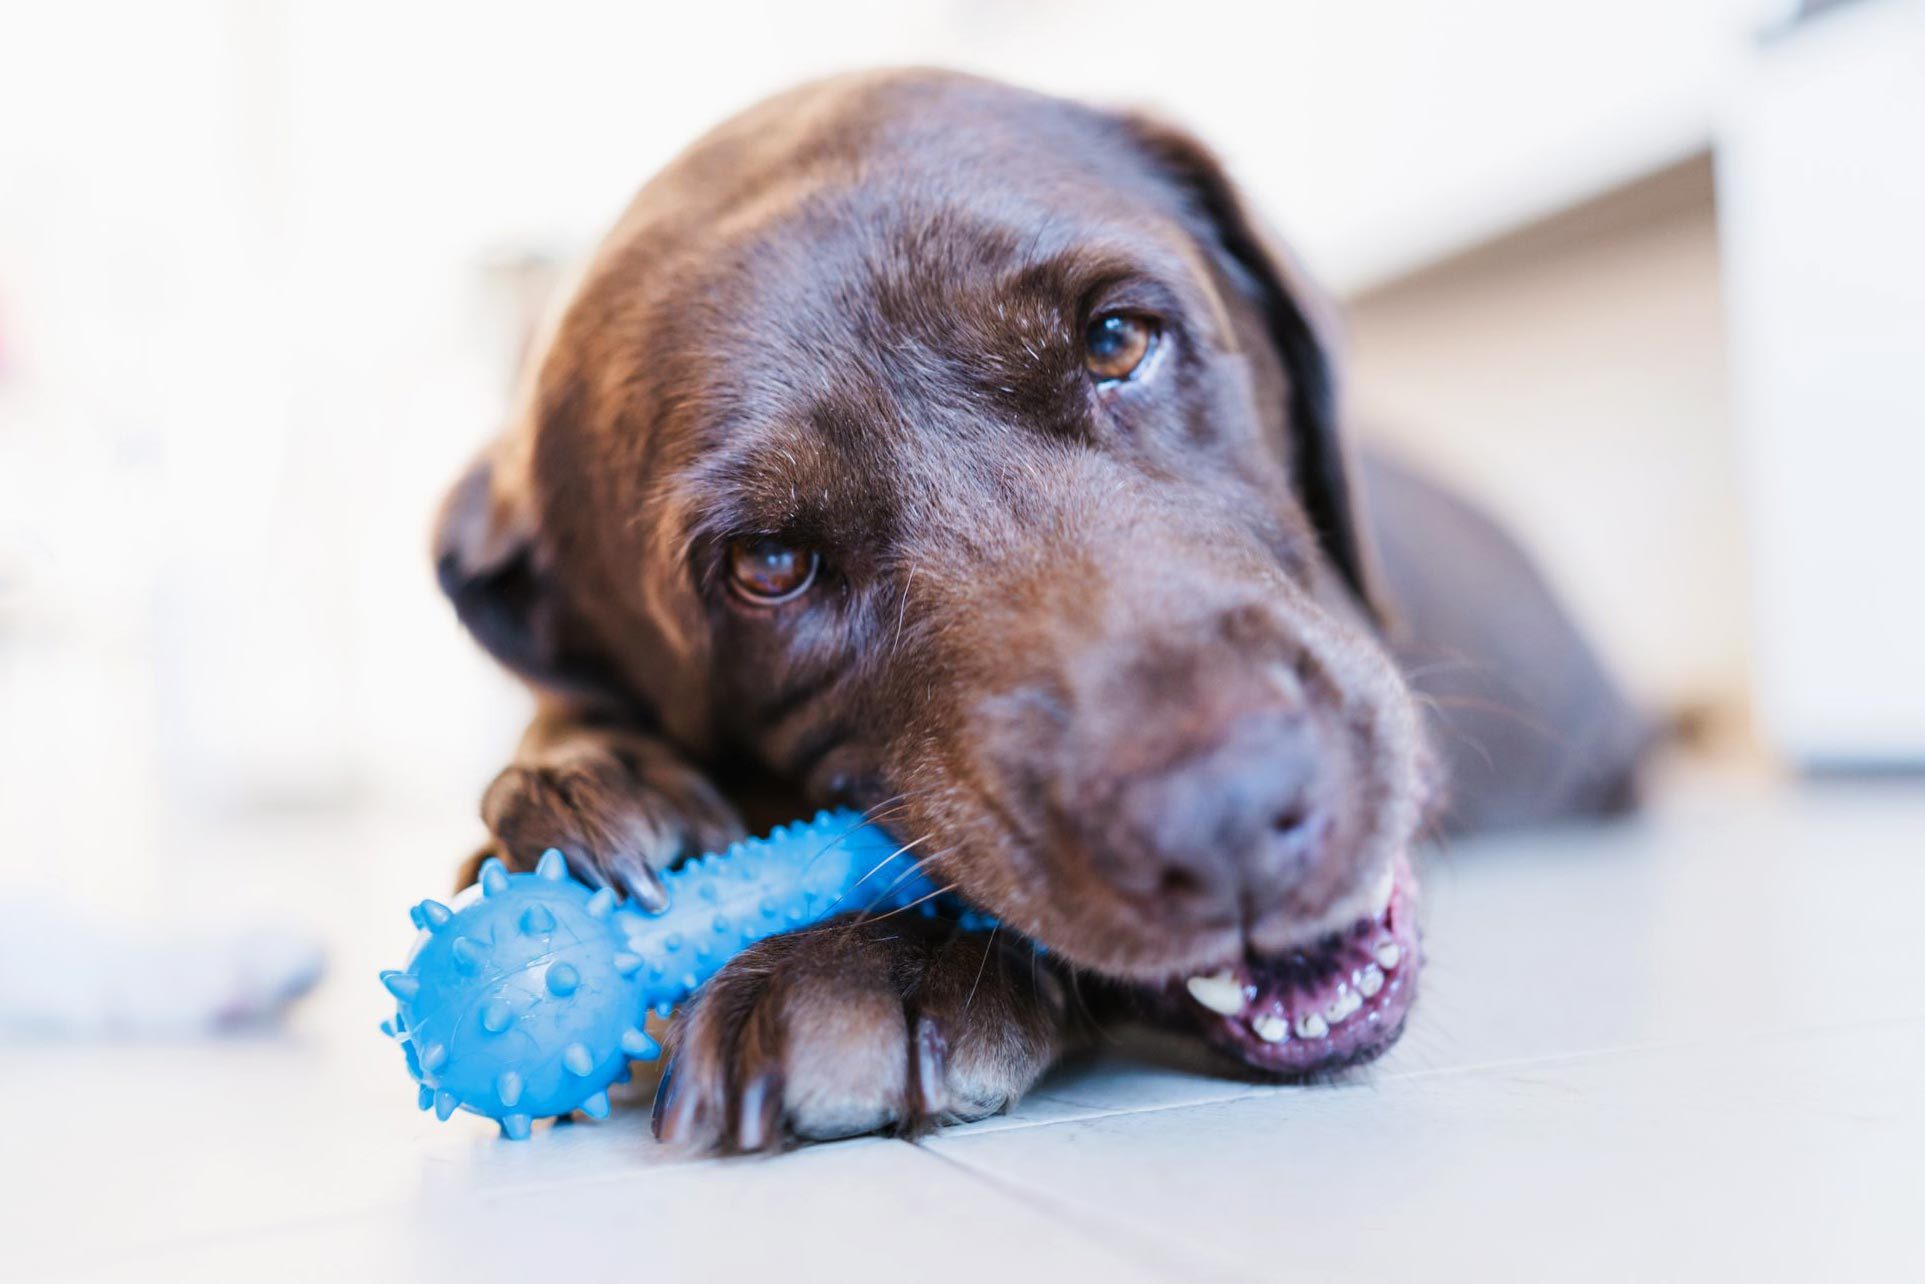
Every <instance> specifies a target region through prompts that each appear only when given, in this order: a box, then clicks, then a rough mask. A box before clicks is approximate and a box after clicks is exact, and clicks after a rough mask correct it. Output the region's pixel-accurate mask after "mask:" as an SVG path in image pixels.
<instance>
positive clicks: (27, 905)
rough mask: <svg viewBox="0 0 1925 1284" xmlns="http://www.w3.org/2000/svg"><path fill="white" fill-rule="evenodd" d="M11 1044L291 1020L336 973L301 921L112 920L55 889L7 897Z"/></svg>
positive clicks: (0, 1035)
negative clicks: (296, 1006)
mask: <svg viewBox="0 0 1925 1284" xmlns="http://www.w3.org/2000/svg"><path fill="white" fill-rule="evenodd" d="M0 923H4V924H5V925H6V928H5V930H4V931H0V1039H21V1038H33V1037H48V1036H57V1037H71V1038H112V1037H127V1036H135V1037H169V1038H171V1037H182V1036H194V1035H209V1034H223V1033H233V1032H236V1031H240V1030H245V1029H248V1028H251V1027H258V1026H261V1025H263V1024H266V1023H268V1022H271V1021H274V1020H277V1019H279V1017H280V1016H281V1015H282V1014H283V1012H285V1011H286V1009H287V1007H288V1006H289V1005H290V1004H292V1003H293V1002H294V1001H295V1000H297V999H299V998H300V997H301V996H302V995H304V994H306V993H307V992H308V991H310V990H312V989H313V988H314V987H315V985H317V984H318V983H319V982H320V980H321V977H322V974H323V973H324V971H325V970H326V967H325V957H324V955H323V952H322V949H321V946H320V944H319V943H318V942H317V941H316V940H315V939H314V938H313V936H312V935H311V934H310V932H309V931H308V929H306V928H304V927H300V926H298V925H295V924H290V923H255V924H247V925H234V924H228V925H218V924H202V923H194V922H184V923H182V922H169V921H160V920H150V921H142V922H133V921H128V920H125V919H119V918H114V917H110V916H107V915H103V914H101V913H99V912H98V911H94V910H88V909H84V908H82V907H81V906H78V905H76V904H74V903H73V902H71V901H69V900H67V899H65V898H64V897H61V896H57V895H54V894H51V893H46V892H30V891H24V890H11V891H0Z"/></svg>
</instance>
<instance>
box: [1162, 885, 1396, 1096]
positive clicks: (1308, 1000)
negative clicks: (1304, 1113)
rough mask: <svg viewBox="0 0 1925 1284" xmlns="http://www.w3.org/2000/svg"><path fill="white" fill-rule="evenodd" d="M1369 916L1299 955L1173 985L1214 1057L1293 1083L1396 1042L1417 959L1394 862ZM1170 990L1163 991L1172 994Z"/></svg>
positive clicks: (1250, 961) (1249, 962)
mask: <svg viewBox="0 0 1925 1284" xmlns="http://www.w3.org/2000/svg"><path fill="white" fill-rule="evenodd" d="M1375 899H1376V900H1377V901H1378V906H1377V907H1376V908H1375V909H1374V912H1372V913H1370V914H1367V915H1366V916H1364V917H1362V918H1360V919H1358V920H1357V921H1356V922H1355V923H1353V924H1351V925H1350V926H1349V927H1348V928H1346V929H1344V930H1342V931H1339V932H1335V933H1330V934H1326V935H1324V936H1322V937H1320V938H1318V939H1317V940H1315V941H1312V942H1308V943H1306V944H1305V945H1304V946H1303V948H1301V949H1296V950H1289V951H1286V952H1283V953H1280V954H1275V955H1270V956H1267V957H1264V958H1248V957H1246V958H1245V959H1242V960H1240V961H1238V962H1237V963H1235V964H1233V965H1231V966H1228V967H1225V968H1222V969H1220V970H1218V971H1216V972H1212V973H1209V974H1206V975H1201V976H1193V977H1190V978H1189V979H1188V980H1187V981H1185V982H1183V983H1182V985H1181V987H1180V988H1181V989H1182V990H1183V991H1184V992H1185V993H1186V994H1187V996H1188V1000H1189V1003H1190V1006H1191V1008H1192V1010H1193V1011H1194V1012H1195V1013H1196V1015H1197V1017H1198V1018H1199V1019H1200V1020H1201V1021H1202V1023H1203V1026H1204V1030H1205V1033H1206V1036H1207V1037H1208V1038H1209V1039H1210V1040H1211V1042H1212V1043H1214V1044H1215V1045H1216V1046H1217V1047H1218V1048H1220V1049H1222V1050H1223V1051H1225V1052H1228V1053H1230V1054H1231V1055H1233V1056H1235V1057H1236V1058H1237V1059H1238V1060H1240V1061H1242V1062H1244V1063H1245V1064H1247V1065H1249V1066H1250V1067H1252V1068H1253V1069H1256V1070H1260V1071H1263V1072H1265V1073H1269V1074H1275V1075H1278V1076H1281V1077H1285V1078H1297V1077H1302V1076H1307V1075H1314V1074H1318V1073H1322V1072H1326V1071H1331V1070H1337V1069H1341V1068H1343V1067H1344V1066H1350V1065H1356V1064H1358V1063H1360V1062H1364V1061H1369V1060H1372V1059H1373V1058H1375V1057H1377V1056H1379V1055H1381V1054H1382V1053H1383V1052H1384V1051H1386V1050H1387V1049H1388V1048H1389V1047H1390V1045H1391V1044H1393V1043H1395V1042H1396V1041H1397V1036H1398V1035H1399V1034H1400V1033H1401V1032H1402V1030H1403V1025H1404V1019H1405V1017H1406V1016H1408V1015H1409V1012H1410V1007H1411V1004H1412V1002H1413V1001H1414V1000H1415V999H1416V997H1417V973H1418V969H1419V968H1420V967H1421V966H1422V962H1423V955H1422V950H1421V947H1420V942H1419V938H1418V931H1417V914H1416V909H1417V882H1416V878H1415V877H1414V875H1413V874H1412V873H1411V868H1410V862H1409V861H1408V860H1407V859H1406V858H1404V857H1402V856H1399V857H1398V858H1397V861H1396V863H1395V864H1394V866H1393V867H1392V868H1391V870H1389V871H1387V877H1386V880H1385V882H1384V884H1383V889H1382V891H1381V892H1380V893H1378V895H1377V896H1376V898H1375ZM1176 988H1179V987H1176V986H1175V984H1174V983H1173V985H1172V989H1173V990H1174V989H1176Z"/></svg>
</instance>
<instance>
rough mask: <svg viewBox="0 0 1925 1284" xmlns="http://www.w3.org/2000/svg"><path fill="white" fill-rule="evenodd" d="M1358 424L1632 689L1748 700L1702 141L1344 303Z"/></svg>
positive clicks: (1740, 550) (1648, 699)
mask: <svg viewBox="0 0 1925 1284" xmlns="http://www.w3.org/2000/svg"><path fill="white" fill-rule="evenodd" d="M1349 321H1350V332H1351V345H1350V346H1351V352H1350V356H1351V360H1350V371H1351V375H1352V384H1353V388H1354V391H1355V396H1354V398H1353V400H1354V402H1355V404H1356V407H1357V410H1358V414H1359V418H1360V420H1361V422H1362V425H1363V427H1364V428H1365V430H1366V431H1367V433H1368V434H1369V435H1370V436H1372V437H1374V438H1375V439H1377V440H1379V441H1382V442H1383V443H1385V444H1386V445H1388V446H1390V447H1392V448H1394V449H1395V450H1396V451H1397V452H1398V453H1400V454H1402V455H1404V456H1406V457H1408V458H1410V459H1412V460H1413V461H1415V462H1418V463H1421V464H1422V465H1424V466H1425V467H1427V468H1428V469H1429V470H1431V471H1432V472H1434V473H1435V474H1437V475H1438V476H1440V477H1442V478H1445V479H1448V480H1450V481H1451V482H1453V483H1454V484H1456V485H1457V486H1459V487H1461V488H1463V489H1464V490H1466V491H1468V492H1469V493H1471V494H1472V495H1474V496H1476V497H1477V498H1478V499H1479V500H1480V501H1481V502H1482V503H1483V504H1485V505H1486V506H1487V507H1489V508H1490V509H1492V510H1493V511H1495V512H1497V513H1499V514H1500V515H1502V516H1503V517H1504V518H1505V519H1506V520H1507V522H1508V524H1509V525H1510V526H1511V527H1512V528H1513V529H1514V530H1515V531H1517V532H1518V533H1519V534H1520V535H1521V536H1522V537H1523V539H1524V542H1525V544H1526V545H1527V547H1529V548H1530V549H1532V551H1533V552H1534V553H1535V554H1536V555H1537V556H1538V558H1539V559H1540V561H1541V562H1542V563H1543V564H1544V565H1545V566H1546V567H1547V569H1548V570H1549V571H1550V573H1551V574H1552V576H1553V578H1554V579H1555V581H1556V582H1557V585H1558V587H1559V588H1560V590H1561V591H1562V593H1563V595H1564V596H1565V598H1566V599H1567V601H1568V602H1569V603H1570V604H1571V606H1572V608H1573V609H1574V610H1575V611H1576V612H1577V614H1578V615H1579V617H1580V618H1581V619H1582V621H1583V622H1584V624H1585V625H1586V627H1587V629H1588V630H1589V632H1590V633H1591V635H1592V636H1593V637H1594V638H1596V639H1597V640H1598V641H1599V643H1600V645H1601V646H1602V647H1603V649H1604V651H1605V653H1606V655H1607V657H1608V658H1609V659H1610V660H1611V661H1612V662H1613V664H1614V667H1615V668H1616V669H1617V671H1618V672H1619V673H1620V674H1622V675H1623V676H1624V677H1625V679H1626V680H1627V681H1628V682H1629V683H1630V684H1631V686H1632V687H1633V689H1634V691H1635V692H1636V694H1637V695H1638V696H1639V697H1640V698H1641V699H1642V701H1643V702H1644V703H1645V704H1646V706H1648V707H1650V708H1652V709H1654V710H1680V709H1685V708H1693V709H1698V708H1703V707H1705V706H1706V705H1711V706H1715V707H1716V708H1718V709H1719V710H1721V711H1723V712H1727V713H1729V714H1730V715H1732V717H1733V721H1734V722H1735V723H1736V724H1737V725H1740V726H1742V725H1743V724H1744V723H1745V722H1747V721H1748V719H1749V712H1750V664H1751V649H1750V618H1749V614H1748V612H1749V604H1748V596H1747V591H1748V588H1749V573H1748V563H1747V561H1746V549H1745V546H1744V540H1743V530H1744V511H1743V508H1742V506H1741V503H1740V495H1739V489H1738V478H1737V456H1736V451H1737V447H1736V443H1735V440H1734V436H1733V426H1732V422H1731V409H1730V395H1729V390H1728V386H1729V385H1728V370H1727V364H1726V357H1725V354H1726V345H1727V342H1728V335H1727V330H1726V324H1725V317H1724V309H1723V298H1722V282H1721V276H1720V270H1719V250H1718V234H1717V222H1716V210H1715V204H1714V195H1713V187H1712V175H1711V165H1710V161H1709V160H1708V158H1705V157H1699V158H1697V159H1695V160H1693V161H1690V162H1687V163H1684V164H1682V165H1679V166H1676V167H1673V168H1672V169H1670V170H1668V171H1665V172H1664V173H1662V174H1661V175H1659V176H1656V177H1654V178H1652V179H1649V180H1646V181H1645V182H1643V183H1640V184H1637V185H1635V186H1633V187H1632V188H1630V189H1627V190H1622V191H1620V192H1617V193H1614V194H1612V195H1611V196H1609V197H1607V198H1605V199H1602V200H1599V201H1597V202H1593V203H1591V204H1588V205H1586V206H1584V207H1582V208H1580V209H1579V210H1576V211H1573V212H1570V213H1567V214H1565V215H1563V216H1561V217H1559V218H1558V219H1556V220H1553V221H1550V222H1548V223H1544V224H1539V225H1535V226H1533V227H1531V228H1530V229H1528V230H1525V231H1522V232H1519V233H1517V234H1515V235H1513V236H1510V237H1507V238H1505V239H1503V240H1501V241H1499V242H1497V243H1495V244H1492V245H1489V246H1486V247H1483V248H1481V249H1479V250H1477V251H1476V252H1474V253H1470V254H1467V255H1464V256H1460V257H1458V258H1455V259H1452V260H1450V261H1448V262H1446V263H1444V264H1441V265H1439V266H1436V267H1434V268H1431V269H1429V270H1426V271H1423V272H1420V273H1417V274H1415V275H1413V276H1411V277H1408V278H1406V279H1403V280H1400V281H1396V282H1392V283H1389V284H1387V285H1385V286H1383V287H1382V288H1379V289H1376V290H1372V291H1369V292H1367V293H1365V294H1364V295H1362V296H1360V297H1358V298H1356V299H1354V300H1352V301H1351V305H1350V308H1349Z"/></svg>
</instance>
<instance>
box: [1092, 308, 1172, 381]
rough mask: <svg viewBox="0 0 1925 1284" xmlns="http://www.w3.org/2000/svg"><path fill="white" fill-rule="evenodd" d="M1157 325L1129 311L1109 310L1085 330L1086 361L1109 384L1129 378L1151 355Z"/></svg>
mask: <svg viewBox="0 0 1925 1284" xmlns="http://www.w3.org/2000/svg"><path fill="white" fill-rule="evenodd" d="M1155 342H1156V325H1155V323H1154V322H1152V321H1150V320H1149V319H1148V318H1146V317H1139V316H1135V315H1133V314H1131V313H1128V312H1105V313H1103V314H1102V315H1101V316H1099V317H1097V318H1096V319H1095V320H1093V321H1091V322H1090V323H1089V328H1088V329H1086V330H1084V331H1083V364H1084V365H1086V366H1088V367H1089V372H1090V373H1091V374H1093V375H1095V376H1096V377H1097V378H1098V379H1100V380H1102V381H1104V382H1105V383H1107V382H1109V381H1111V380H1115V379H1127V378H1129V377H1130V376H1131V375H1133V374H1135V373H1136V370H1137V367H1139V366H1141V365H1142V364H1143V358H1145V357H1147V356H1149V355H1150V345H1151V344H1153V343H1155Z"/></svg>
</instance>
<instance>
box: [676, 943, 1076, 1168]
mask: <svg viewBox="0 0 1925 1284" xmlns="http://www.w3.org/2000/svg"><path fill="white" fill-rule="evenodd" d="M1064 1017H1065V1013H1064V990H1063V986H1062V984H1061V983H1060V981H1059V980H1058V978H1057V977H1056V976H1055V975H1054V974H1053V973H1052V972H1051V971H1050V970H1049V966H1048V964H1047V963H1046V962H1044V961H1043V960H1042V959H1041V958H1039V957H1038V956H1037V955H1036V954H1035V953H1034V952H1033V951H1031V950H1030V949H1029V948H1028V947H1027V946H1026V945H1024V944H1022V943H1020V942H1016V941H1012V940H1011V939H1010V938H1009V937H1008V936H1007V935H1003V934H1000V933H998V934H994V935H991V934H987V933H980V932H965V931H962V930H961V929H959V928H957V927H956V926H955V925H953V924H950V923H947V922H943V921H941V920H930V919H923V918H920V917H907V916H903V915H895V916H878V917H877V918H875V919H871V920H866V921H865V920H859V919H853V918H845V919H837V920H832V921H830V922H828V923H824V924H821V925H819V926H817V927H814V928H808V929H804V930H802V931H798V932H793V933H790V934H788V935H786V936H778V937H772V938H771V939H769V940H766V941H763V942H761V943H760V944H758V945H755V946H753V947H751V948H750V949H748V950H746V951H744V952H743V953H742V954H741V955H739V956H738V957H736V958H735V959H734V960H733V961H731V962H730V963H729V965H728V966H727V967H726V968H724V969H723V970H722V971H721V972H719V973H718V974H717V975H716V976H715V977H714V978H713V979H712V980H710V981H709V983H708V984H707V985H706V986H704V987H703V989H702V991H701V993H700V995H699V996H698V998H697V1000H696V1001H695V1002H694V1003H693V1004H692V1005H690V1006H689V1007H687V1008H685V1009H684V1010H683V1011H682V1013H681V1015H680V1016H679V1017H678V1019H677V1021H676V1024H675V1027H674V1029H673V1031H672V1033H671V1036H670V1039H669V1061H668V1068H667V1070H666V1071H665V1072H664V1073H663V1076H662V1079H661V1084H660V1087H659V1088H658V1090H657V1092H656V1097H655V1116H654V1127H655V1135H656V1136H657V1137H659V1138H660V1139H661V1140H663V1141H664V1142H667V1143H669V1144H671V1145H675V1146H678V1147H681V1148H683V1149H687V1150H692V1151H718V1150H719V1151H761V1150H773V1149H778V1148H780V1147H781V1146H783V1145H785V1144H787V1143H789V1142H791V1141H796V1140H801V1141H819V1140H827V1139H829V1138H834V1137H849V1136H855V1135H857V1134H859V1133H867V1132H876V1131H878V1130H881V1129H893V1130H895V1131H898V1132H902V1133H906V1134H910V1135H915V1134H918V1133H920V1132H922V1131H924V1130H926V1129H928V1128H931V1127H934V1126H936V1125H937V1124H942V1123H950V1122H957V1121H961V1120H967V1119H978V1118H981V1117H983V1116H984V1115H989V1114H994V1113H996V1112H997V1111H999V1110H1003V1109H1005V1108H1007V1107H1008V1106H1009V1105H1010V1104H1012V1103H1013V1102H1014V1101H1015V1100H1016V1099H1017V1098H1018V1097H1019V1096H1021V1095H1022V1093H1023V1092H1024V1091H1026V1090H1027V1089H1028V1087H1029V1086H1030V1084H1032V1083H1034V1082H1035V1080H1036V1078H1037V1076H1039V1075H1040V1074H1042V1072H1043V1071H1044V1070H1045V1069H1047V1068H1048V1067H1049V1064H1050V1063H1051V1062H1052V1061H1053V1060H1055V1058H1056V1057H1057V1055H1059V1053H1060V1052H1061V1051H1062V1050H1063V1045H1064V1039H1065V1029H1066V1027H1065V1019H1064Z"/></svg>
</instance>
